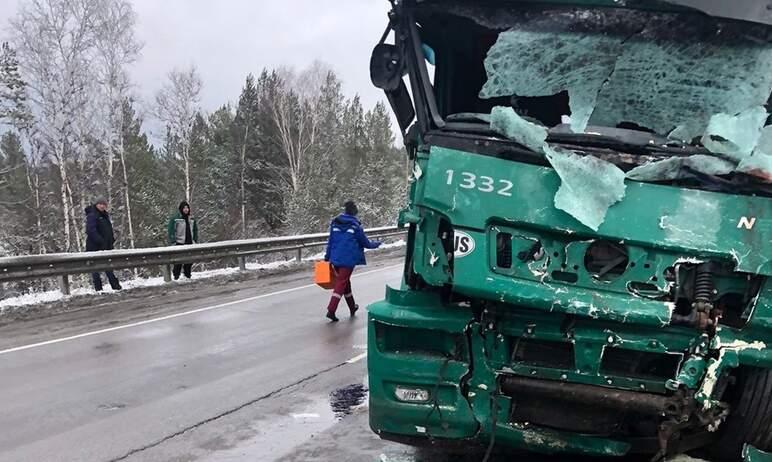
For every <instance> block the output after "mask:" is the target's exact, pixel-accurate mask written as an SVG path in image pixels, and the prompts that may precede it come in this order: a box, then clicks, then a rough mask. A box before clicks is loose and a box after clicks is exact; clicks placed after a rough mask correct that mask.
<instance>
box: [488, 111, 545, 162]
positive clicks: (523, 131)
mask: <svg viewBox="0 0 772 462" xmlns="http://www.w3.org/2000/svg"><path fill="white" fill-rule="evenodd" d="M491 130H493V131H494V132H496V133H499V134H501V135H504V136H506V137H507V138H509V139H511V140H514V141H516V142H518V143H520V144H522V145H523V146H525V147H527V148H529V149H532V150H534V151H537V152H542V147H543V146H544V141H545V140H546V139H547V128H546V127H543V126H541V125H536V124H534V123H531V122H529V121H527V120H525V119H523V118H522V117H520V116H519V115H518V114H517V113H516V112H515V110H514V109H512V108H511V107H503V106H496V107H494V108H493V110H492V111H491Z"/></svg>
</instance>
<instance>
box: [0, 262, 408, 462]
mask: <svg viewBox="0 0 772 462" xmlns="http://www.w3.org/2000/svg"><path fill="white" fill-rule="evenodd" d="M390 264H391V266H381V267H376V268H370V269H369V271H371V272H368V269H363V270H362V271H360V272H359V274H358V275H357V276H356V278H355V280H354V288H355V293H356V295H357V296H358V298H359V299H358V302H359V303H360V304H361V305H362V306H364V305H366V304H367V303H370V302H372V301H375V300H377V299H378V298H380V297H382V296H383V293H384V287H385V285H386V284H387V283H391V284H397V283H398V281H399V268H398V267H396V266H393V264H394V262H393V261H392V262H391V263H390ZM307 283H308V279H304V280H302V282H301V281H290V282H281V281H279V282H277V284H274V285H266V286H265V287H264V288H263V289H262V290H261V291H260V292H262V293H255V292H254V291H249V290H246V289H245V290H244V294H243V295H244V296H245V298H246V297H248V298H246V300H240V299H239V293H232V294H229V296H228V298H227V299H225V302H224V301H223V298H222V297H219V296H218V297H212V298H206V297H204V298H200V299H192V300H186V301H185V302H184V305H185V306H176V304H175V302H174V299H173V297H171V296H169V298H170V299H169V300H161V302H162V303H160V305H162V306H163V305H165V306H168V307H172V306H173V308H174V312H173V313H171V314H169V313H167V312H161V313H157V314H158V316H156V317H153V316H152V314H148V315H147V316H145V317H144V318H143V319H132V320H131V322H129V323H128V324H125V323H122V320H121V319H117V320H115V319H114V320H111V321H109V322H108V323H107V325H98V326H91V325H90V324H89V323H86V322H80V323H79V324H80V325H73V326H69V330H68V332H67V334H68V335H66V336H65V337H64V338H62V337H51V338H35V337H34V335H32V334H31V333H30V332H25V331H24V329H23V327H22V328H19V327H18V326H17V327H16V331H15V332H14V334H13V335H17V334H18V338H20V339H24V340H25V342H31V343H24V344H19V343H14V338H12V337H11V336H9V334H7V333H6V335H4V336H3V339H2V345H3V346H2V347H0V348H3V349H2V350H0V460H2V461H49V460H50V461H117V460H242V459H241V457H240V456H235V458H234V456H233V455H232V451H234V450H235V451H238V449H239V445H244V446H245V447H248V448H251V449H250V450H251V451H252V454H251V455H250V457H249V459H248V460H278V459H279V458H280V457H284V456H287V457H292V451H293V450H294V448H295V446H300V445H303V444H304V443H306V442H307V440H308V439H309V438H311V437H312V436H313V432H309V431H307V430H308V429H310V428H311V427H314V428H319V429H325V428H329V427H330V426H333V425H336V424H338V423H339V422H340V421H341V420H340V419H341V418H342V417H345V415H344V414H341V413H338V414H334V413H332V411H331V410H330V412H326V413H325V412H322V411H321V410H319V411H315V412H311V411H306V408H309V409H315V406H316V407H320V408H324V409H332V408H331V406H330V401H329V398H330V396H331V393H332V392H334V391H336V390H338V389H343V392H340V393H342V394H340V393H339V395H340V396H341V397H342V398H341V399H343V401H345V400H346V399H349V398H345V396H348V395H346V393H349V392H350V393H349V394H350V396H351V398H350V399H349V401H350V402H351V403H350V406H349V407H351V408H352V409H354V408H355V407H356V405H358V404H361V402H362V401H363V398H364V396H365V395H364V393H365V391H364V390H366V388H365V386H364V384H363V381H364V379H365V370H364V364H365V361H363V359H364V357H365V356H364V355H365V337H366V331H365V327H366V322H365V318H366V317H365V315H364V313H362V315H361V316H359V317H357V318H354V319H351V320H350V319H348V316H347V313H346V311H347V310H345V308H344V309H343V312H344V314H346V317H344V318H343V320H342V322H340V323H338V324H328V323H327V322H326V319H324V318H323V314H324V306H326V301H327V298H326V297H327V293H326V292H324V291H321V290H320V289H318V288H316V287H313V286H309V285H307ZM154 302H155V303H158V302H159V300H155V301H154ZM223 303H226V304H224V305H223ZM95 315H96V313H95ZM80 318H84V319H85V317H84V316H83V315H82V314H81V315H80ZM46 322H48V323H53V322H63V321H62V320H61V319H58V318H52V319H50V320H48V321H46ZM40 323H41V322H38V323H37V324H36V325H35V329H37V331H39V330H41V329H40ZM93 327H98V328H96V329H94V328H93ZM33 334H34V333H33ZM0 335H3V332H0ZM33 340H34V341H33ZM352 385H353V387H350V386H352ZM304 387H311V388H309V390H312V392H311V391H309V392H306V391H303V389H304ZM347 387H348V388H347ZM347 390H348V391H347ZM344 395H345V396H344ZM336 396H337V395H336ZM322 403H323V404H324V405H322ZM344 407H345V406H344ZM293 415H294V417H293ZM266 419H268V420H267V421H266ZM323 421H324V422H323ZM293 425H298V432H296V433H295V434H294V436H293V437H291V438H289V437H287V436H285V435H284V432H283V431H282V430H281V429H282V428H286V427H292V426H293ZM234 426H235V427H234ZM234 428H235V431H234ZM365 430H366V428H365ZM266 432H267V433H266ZM288 432H289V430H288ZM290 433H291V432H290ZM261 435H262V436H261ZM255 438H258V440H254V439H255ZM260 438H262V439H260ZM378 457H379V455H378ZM325 459H326V458H323V459H319V460H325ZM296 460H311V459H296ZM374 460H378V459H377V458H376V459H374Z"/></svg>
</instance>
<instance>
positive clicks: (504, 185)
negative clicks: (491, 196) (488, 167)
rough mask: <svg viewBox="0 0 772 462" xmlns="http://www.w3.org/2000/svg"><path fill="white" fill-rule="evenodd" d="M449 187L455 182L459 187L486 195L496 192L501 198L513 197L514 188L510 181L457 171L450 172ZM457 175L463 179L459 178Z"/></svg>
mask: <svg viewBox="0 0 772 462" xmlns="http://www.w3.org/2000/svg"><path fill="white" fill-rule="evenodd" d="M445 173H447V175H448V183H447V184H448V185H452V184H453V183H454V181H457V182H458V186H459V187H461V188H464V189H476V190H478V191H480V192H484V193H492V192H495V193H496V194H498V195H500V196H507V197H512V193H511V192H510V191H511V190H512V187H513V186H514V185H513V184H512V182H511V181H508V180H495V179H493V178H491V177H489V176H483V175H480V176H477V175H475V174H474V173H469V172H456V171H455V170H448V171H447V172H445ZM457 175H458V176H460V177H461V178H457Z"/></svg>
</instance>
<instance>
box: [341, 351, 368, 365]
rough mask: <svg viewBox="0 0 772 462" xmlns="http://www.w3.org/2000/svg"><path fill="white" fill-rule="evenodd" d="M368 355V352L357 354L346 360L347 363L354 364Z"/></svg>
mask: <svg viewBox="0 0 772 462" xmlns="http://www.w3.org/2000/svg"><path fill="white" fill-rule="evenodd" d="M366 357H367V353H362V354H361V355H356V356H354V357H353V358H351V359H349V360H348V361H346V364H354V363H358V362H359V361H361V360H363V359H365V358H366Z"/></svg>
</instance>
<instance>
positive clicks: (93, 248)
mask: <svg viewBox="0 0 772 462" xmlns="http://www.w3.org/2000/svg"><path fill="white" fill-rule="evenodd" d="M114 245H115V235H114V234H113V223H112V221H110V214H109V213H108V212H107V199H105V198H101V197H100V198H99V199H97V200H96V202H94V205H90V206H88V207H86V252H97V251H100V250H113V246H114ZM106 274H107V280H108V281H109V282H110V287H112V288H113V290H121V284H120V283H119V282H118V278H117V277H115V273H113V272H112V271H107V272H106ZM91 279H92V281H93V283H94V290H96V291H97V292H101V291H102V277H101V276H100V275H99V273H92V274H91Z"/></svg>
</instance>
